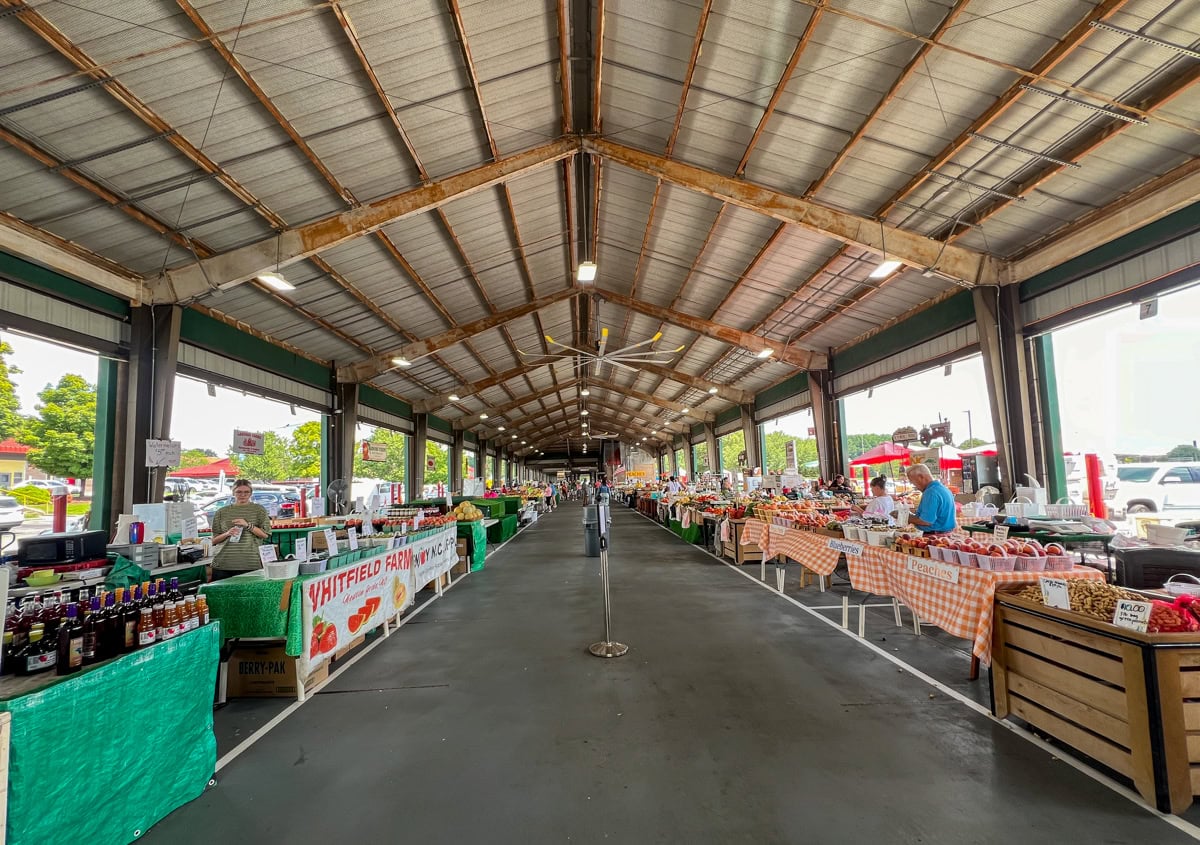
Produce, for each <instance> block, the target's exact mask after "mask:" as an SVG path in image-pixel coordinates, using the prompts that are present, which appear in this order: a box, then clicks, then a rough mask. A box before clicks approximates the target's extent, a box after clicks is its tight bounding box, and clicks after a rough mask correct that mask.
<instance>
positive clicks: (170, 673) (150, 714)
mask: <svg viewBox="0 0 1200 845" xmlns="http://www.w3.org/2000/svg"><path fill="white" fill-rule="evenodd" d="M219 641H220V632H219V631H218V630H217V626H216V625H207V626H205V627H203V628H199V629H197V630H195V631H192V632H190V633H187V634H184V635H183V636H181V637H176V638H175V639H172V640H167V641H166V642H162V643H159V644H157V645H154V646H151V647H150V648H147V649H143V650H141V651H135V652H133V653H132V654H128V655H125V656H124V657H121V658H119V659H117V660H112V661H109V662H107V663H102V664H99V665H97V666H95V667H94V668H91V669H86V670H84V671H82V672H80V673H79V674H77V675H68V676H66V677H64V678H62V679H61V680H60V681H59V682H58V683H55V684H52V685H51V686H48V687H45V688H43V689H40V690H38V691H36V692H31V693H29V694H27V695H21V696H17V697H15V698H12V699H9V700H8V701H2V702H0V710H7V711H8V712H9V713H11V714H12V746H11V750H10V752H9V769H8V843H9V845H59V843H61V845H74V843H76V842H87V843H88V845H126V843H129V842H132V841H134V840H135V839H137V838H139V837H140V836H141V835H142V834H144V833H145V832H146V831H147V830H148V829H149V828H150V826H151V825H153V824H154V823H155V822H157V821H159V820H160V819H162V818H164V817H165V816H166V815H167V814H168V813H170V812H171V811H172V810H174V809H176V808H177V807H180V806H182V805H183V804H186V803H187V802H188V801H191V800H192V799H193V798H195V797H197V796H198V795H199V794H200V793H201V792H203V791H204V787H205V786H206V785H207V784H208V781H209V779H210V778H211V777H212V774H213V770H214V769H215V768H216V764H217V741H216V737H214V736H213V727H212V726H213V719H212V702H213V691H214V689H215V688H216V680H217V647H218V645H219Z"/></svg>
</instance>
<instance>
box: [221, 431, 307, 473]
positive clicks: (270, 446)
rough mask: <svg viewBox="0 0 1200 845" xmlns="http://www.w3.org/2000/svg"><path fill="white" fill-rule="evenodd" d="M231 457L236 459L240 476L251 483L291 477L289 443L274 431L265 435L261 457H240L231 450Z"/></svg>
mask: <svg viewBox="0 0 1200 845" xmlns="http://www.w3.org/2000/svg"><path fill="white" fill-rule="evenodd" d="M229 457H231V458H234V459H235V462H236V463H237V466H238V475H240V476H242V477H243V478H248V479H250V480H251V481H279V480H281V479H284V478H288V477H289V476H290V475H291V470H292V456H291V454H290V453H289V451H288V442H287V440H285V439H284V438H283V437H280V436H279V435H278V434H276V433H275V432H273V431H268V432H266V433H265V434H264V435H263V453H262V454H261V455H240V454H238V453H236V452H234V451H232V450H230V452H229Z"/></svg>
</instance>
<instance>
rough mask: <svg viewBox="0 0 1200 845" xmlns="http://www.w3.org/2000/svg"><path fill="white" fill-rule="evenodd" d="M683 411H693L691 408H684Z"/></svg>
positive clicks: (686, 412)
mask: <svg viewBox="0 0 1200 845" xmlns="http://www.w3.org/2000/svg"><path fill="white" fill-rule="evenodd" d="M683 412H684V413H685V414H690V413H691V412H692V409H691V408H684V409H683Z"/></svg>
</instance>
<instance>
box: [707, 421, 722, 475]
mask: <svg viewBox="0 0 1200 845" xmlns="http://www.w3.org/2000/svg"><path fill="white" fill-rule="evenodd" d="M704 442H705V444H706V445H707V446H708V468H709V471H711V472H714V473H719V472H720V471H721V453H720V450H719V449H720V447H718V446H717V430H716V429H715V428H713V424H712V423H708V422H706V423H705V424H704Z"/></svg>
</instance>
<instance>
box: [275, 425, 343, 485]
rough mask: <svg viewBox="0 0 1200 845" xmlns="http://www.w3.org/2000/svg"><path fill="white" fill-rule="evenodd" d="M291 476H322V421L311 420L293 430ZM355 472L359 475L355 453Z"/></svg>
mask: <svg viewBox="0 0 1200 845" xmlns="http://www.w3.org/2000/svg"><path fill="white" fill-rule="evenodd" d="M291 459H292V467H291V473H290V475H291V477H292V478H320V477H321V423H320V422H318V421H317V420H310V421H309V422H306V423H304V424H303V425H300V426H297V427H296V430H295V431H293V432H292V446H291ZM354 474H355V475H358V456H357V455H355V464H354Z"/></svg>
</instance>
